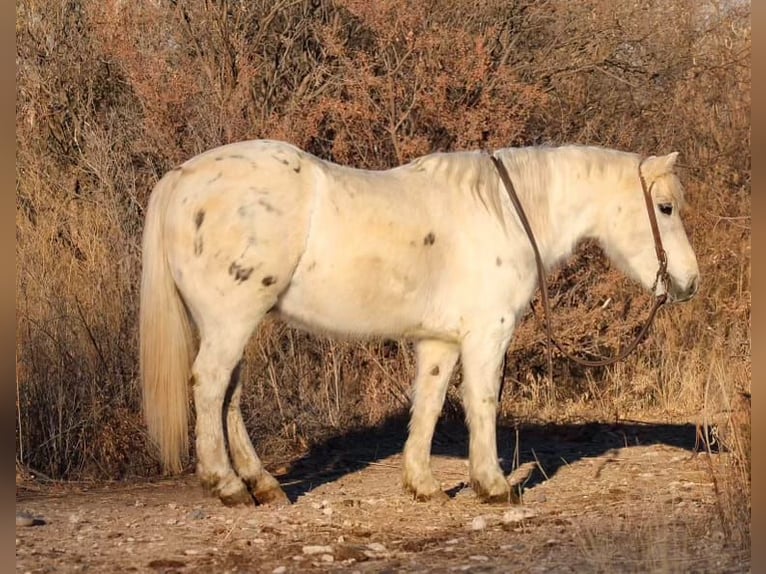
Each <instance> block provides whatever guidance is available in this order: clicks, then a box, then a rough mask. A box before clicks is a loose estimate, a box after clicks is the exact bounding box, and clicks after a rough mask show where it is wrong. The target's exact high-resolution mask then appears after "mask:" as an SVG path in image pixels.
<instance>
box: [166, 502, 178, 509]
mask: <svg viewBox="0 0 766 574" xmlns="http://www.w3.org/2000/svg"><path fill="white" fill-rule="evenodd" d="M168 508H169V509H170V510H175V509H176V508H178V505H177V504H176V503H175V502H169V503H168Z"/></svg>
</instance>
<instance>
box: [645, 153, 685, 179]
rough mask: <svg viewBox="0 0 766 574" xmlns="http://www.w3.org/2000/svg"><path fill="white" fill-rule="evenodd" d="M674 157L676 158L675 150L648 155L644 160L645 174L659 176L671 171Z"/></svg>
mask: <svg viewBox="0 0 766 574" xmlns="http://www.w3.org/2000/svg"><path fill="white" fill-rule="evenodd" d="M676 159H678V152H677V151H674V152H671V153H669V154H668V155H660V156H656V155H650V156H649V157H648V158H646V159H645V160H644V169H645V170H646V172H647V175H651V176H653V177H659V176H661V175H664V174H666V173H670V172H672V171H673V166H675V164H676Z"/></svg>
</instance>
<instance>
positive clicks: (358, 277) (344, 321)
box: [277, 256, 429, 337]
mask: <svg viewBox="0 0 766 574" xmlns="http://www.w3.org/2000/svg"><path fill="white" fill-rule="evenodd" d="M426 280H427V278H426V277H424V276H423V275H422V270H418V269H416V268H407V267H406V266H402V265H394V264H393V263H392V262H391V261H390V260H389V259H387V258H383V257H379V256H367V257H356V258H349V259H347V260H343V261H334V262H331V263H328V262H318V261H307V259H306V258H304V260H303V261H302V263H301V265H300V266H299V268H298V269H297V270H296V273H295V275H294V276H293V281H292V282H291V284H290V286H289V287H288V289H287V291H285V293H284V294H283V295H282V297H281V298H280V300H279V303H278V306H277V308H278V310H279V312H280V313H281V314H282V315H284V316H285V317H286V318H288V319H291V320H292V321H295V322H298V323H300V324H302V325H304V326H305V327H307V328H313V329H318V330H321V331H328V332H332V333H339V334H347V335H355V336H391V337H395V336H404V335H408V334H414V332H415V331H418V330H422V329H423V325H424V322H425V321H426V319H427V316H428V315H429V300H428V296H427V290H428V289H427V286H426Z"/></svg>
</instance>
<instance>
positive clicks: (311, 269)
mask: <svg viewBox="0 0 766 574" xmlns="http://www.w3.org/2000/svg"><path fill="white" fill-rule="evenodd" d="M316 266H317V262H316V261H312V262H311V264H310V265H309V267H308V271H313V270H314V268H315V267H316Z"/></svg>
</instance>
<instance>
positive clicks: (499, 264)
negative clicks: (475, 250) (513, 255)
mask: <svg viewBox="0 0 766 574" xmlns="http://www.w3.org/2000/svg"><path fill="white" fill-rule="evenodd" d="M502 264H503V260H502V259H500V258H499V257H496V258H495V265H497V266H498V267H500V266H501V265H502Z"/></svg>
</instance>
